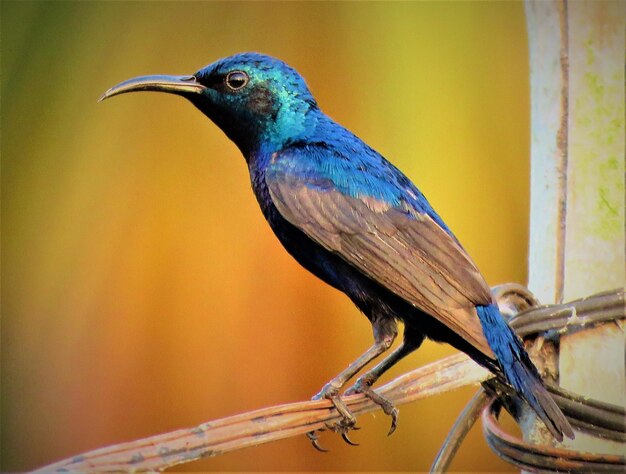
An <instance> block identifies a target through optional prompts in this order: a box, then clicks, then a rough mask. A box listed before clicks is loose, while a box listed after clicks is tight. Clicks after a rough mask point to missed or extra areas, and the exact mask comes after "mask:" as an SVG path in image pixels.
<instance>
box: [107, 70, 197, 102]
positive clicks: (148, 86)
mask: <svg viewBox="0 0 626 474" xmlns="http://www.w3.org/2000/svg"><path fill="white" fill-rule="evenodd" d="M204 89H206V87H205V86H203V85H202V84H200V83H199V82H198V81H197V80H196V78H195V76H140V77H134V78H132V79H128V80H127V81H124V82H120V83H119V84H118V85H116V86H113V87H111V88H110V89H109V90H108V91H106V92H105V93H104V94H103V95H102V97H100V99H98V102H101V101H103V100H104V99H108V98H109V97H113V96H114V95H119V94H125V93H127V92H136V91H157V92H169V93H170V94H180V95H187V94H200V93H202V91H203V90H204Z"/></svg>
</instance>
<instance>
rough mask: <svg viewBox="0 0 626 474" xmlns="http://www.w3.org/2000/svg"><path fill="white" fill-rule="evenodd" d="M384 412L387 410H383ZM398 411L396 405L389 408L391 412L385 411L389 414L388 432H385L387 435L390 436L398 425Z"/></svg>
mask: <svg viewBox="0 0 626 474" xmlns="http://www.w3.org/2000/svg"><path fill="white" fill-rule="evenodd" d="M392 406H393V405H392ZM383 409H384V408H383ZM385 413H387V412H386V411H385ZM398 413H399V411H398V409H397V408H396V407H393V409H392V410H391V413H387V414H388V415H389V416H391V427H390V428H389V433H387V436H391V435H392V434H393V432H394V431H396V428H397V427H398Z"/></svg>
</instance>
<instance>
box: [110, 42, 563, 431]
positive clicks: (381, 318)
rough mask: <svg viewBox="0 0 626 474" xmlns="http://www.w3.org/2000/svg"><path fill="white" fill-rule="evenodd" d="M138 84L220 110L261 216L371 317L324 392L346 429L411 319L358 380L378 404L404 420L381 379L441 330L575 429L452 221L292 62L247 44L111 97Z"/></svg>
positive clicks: (365, 381) (216, 114)
mask: <svg viewBox="0 0 626 474" xmlns="http://www.w3.org/2000/svg"><path fill="white" fill-rule="evenodd" d="M137 90H155V91H164V92H170V93H175V94H179V95H182V96H184V97H186V98H187V99H189V100H190V101H191V102H192V103H193V104H194V105H195V106H196V107H198V108H199V109H200V110H201V111H202V112H203V113H204V114H205V115H206V116H208V117H209V118H210V119H211V120H213V121H214V122H215V123H216V124H217V125H218V126H219V127H220V128H221V129H222V130H223V131H224V132H225V133H226V135H227V136H228V137H229V138H231V139H232V140H233V141H234V142H235V144H236V145H237V146H238V147H239V149H240V150H241V152H242V154H243V155H244V157H245V159H246V161H247V164H248V168H249V171H250V178H251V183H252V188H253V190H254V193H255V195H256V197H257V200H258V202H259V204H260V206H261V209H262V211H263V214H264V216H265V218H266V219H267V221H268V223H269V224H270V226H271V227H272V229H273V230H274V232H275V233H276V235H277V237H278V238H279V240H280V241H281V243H282V244H283V245H284V247H285V248H286V250H287V251H288V252H289V253H290V254H291V255H293V256H294V258H295V259H296V260H297V261H298V262H299V263H300V264H301V265H303V266H304V267H305V268H307V269H308V270H310V271H311V272H312V273H314V274H315V275H317V276H318V277H320V278H321V279H322V280H324V281H325V282H327V283H328V284H330V285H332V286H333V287H335V288H337V289H339V290H340V291H342V292H344V293H345V294H346V295H347V296H348V297H349V298H350V299H351V300H352V301H353V302H354V304H355V305H356V306H357V307H358V308H359V309H360V310H361V311H362V312H363V313H364V314H365V315H366V316H367V317H368V318H369V320H370V321H371V323H372V327H373V332H374V344H373V345H372V347H370V348H369V349H368V350H367V351H366V352H365V353H364V354H363V355H362V356H361V357H359V359H357V360H356V361H355V362H353V363H352V364H350V366H349V367H348V368H347V369H346V370H344V371H343V372H342V373H340V374H339V375H338V376H337V377H335V378H334V379H333V380H331V381H330V382H329V383H328V384H327V385H326V386H325V387H324V388H323V389H322V390H321V392H320V393H319V394H318V395H317V397H320V398H328V399H330V400H331V401H332V402H333V403H334V404H335V406H336V408H337V409H338V410H339V412H340V413H341V415H342V416H343V421H342V422H341V423H340V426H339V427H338V429H339V430H340V431H343V432H344V433H345V432H346V431H347V430H348V429H350V428H351V427H352V426H353V424H354V417H353V416H352V414H351V413H350V412H349V410H348V409H347V407H346V406H345V404H344V403H343V402H342V401H341V398H340V397H339V391H340V389H341V388H342V387H343V386H344V384H345V383H346V382H347V381H348V380H350V379H351V378H352V377H353V376H354V375H355V374H356V373H357V372H358V371H359V370H360V369H361V368H363V367H364V366H365V365H366V364H367V363H369V362H370V361H372V360H373V359H374V358H376V357H377V356H379V355H381V354H382V353H384V352H385V351H387V349H389V347H390V346H391V343H392V342H393V340H394V338H395V337H396V335H397V328H396V322H397V321H402V322H403V323H404V327H405V329H404V337H403V341H402V344H401V345H400V346H399V347H398V348H397V349H395V350H394V351H392V352H391V353H390V354H389V355H388V356H387V357H386V358H384V359H383V360H382V361H381V362H380V363H379V364H378V365H376V366H375V367H373V368H372V369H371V370H369V371H368V372H366V373H365V374H364V375H362V376H361V377H360V378H359V379H358V380H357V381H356V383H355V385H354V386H353V387H352V388H351V389H350V390H349V392H362V393H364V394H365V395H366V396H368V397H370V398H372V400H374V401H375V402H376V403H378V404H380V405H381V406H382V408H383V409H384V410H385V412H386V413H388V414H389V415H391V416H392V417H393V424H392V430H393V428H395V422H396V416H397V410H396V409H395V408H394V407H393V405H391V403H389V401H387V400H385V399H383V398H381V397H380V396H379V395H377V394H376V393H375V392H374V391H373V390H372V389H371V388H370V387H371V385H372V384H373V383H374V382H375V381H376V379H378V377H379V376H380V375H381V374H382V373H383V372H385V371H386V370H387V369H388V368H389V367H391V366H392V365H393V364H395V363H396V362H397V361H398V360H400V359H401V358H403V357H404V356H406V355H407V354H409V353H411V352H412V351H414V350H415V349H417V348H418V347H419V345H420V344H421V342H422V341H423V339H424V337H429V338H431V339H433V340H436V341H444V342H448V343H450V344H452V345H453V346H454V347H456V348H458V349H460V350H462V351H464V352H466V353H467V354H469V355H470V356H471V357H472V358H473V359H474V360H476V361H477V362H478V363H479V364H482V365H483V366H485V367H487V368H488V369H489V370H491V371H492V372H494V374H496V376H497V377H499V378H500V379H501V380H502V381H503V382H505V383H507V384H509V385H510V386H511V387H512V388H513V389H514V390H515V391H516V392H517V393H518V394H519V395H520V396H521V397H522V398H523V399H524V400H526V401H527V402H528V403H529V404H530V406H531V407H532V408H533V410H535V411H536V412H537V414H538V415H539V416H540V418H541V419H542V420H543V421H544V422H545V423H546V426H547V427H548V428H549V429H550V430H551V432H552V433H553V434H554V436H555V437H556V438H558V439H561V438H562V434H566V435H568V436H573V433H572V430H571V427H570V425H569V423H568V422H567V420H566V419H565V417H564V416H563V414H562V413H561V411H560V410H559V408H558V407H557V406H556V404H555V403H554V401H553V400H552V398H551V397H550V395H549V394H548V392H547V391H546V389H545V388H544V386H543V383H542V382H541V378H540V377H539V374H538V373H537V370H536V369H535V367H534V365H533V364H532V362H531V361H530V359H529V358H528V355H527V354H526V352H525V350H524V348H523V346H522V344H521V342H520V341H519V339H517V337H516V336H515V334H514V333H513V332H512V331H511V329H510V328H509V327H508V325H507V324H506V323H505V322H504V320H503V319H502V316H501V315H500V312H499V310H498V308H497V306H496V305H495V302H494V301H493V298H492V295H491V292H490V289H489V287H488V286H487V284H486V282H485V280H484V279H483V277H482V276H481V274H480V272H479V271H478V269H477V268H476V266H475V264H474V263H473V262H472V260H471V259H470V257H469V256H468V255H467V253H466V252H465V250H464V249H463V247H462V246H461V244H460V243H459V242H458V240H457V239H456V238H455V237H454V235H453V234H452V232H451V231H450V229H449V228H448V227H447V226H446V224H445V223H444V222H443V220H442V219H441V218H440V217H439V216H438V215H437V213H436V212H435V211H434V210H433V208H432V207H431V205H430V204H429V203H428V201H427V200H426V198H425V197H424V196H423V195H422V193H421V192H420V191H419V190H418V189H417V188H416V187H415V185H414V184H413V183H412V182H411V181H410V180H409V179H408V178H407V177H406V176H405V175H404V174H402V172H400V171H399V170H398V169H397V168H396V167H395V166H393V165H392V164H391V163H389V162H388V161H387V160H386V159H385V158H383V157H382V156H381V155H380V154H379V153H377V152H376V151H375V150H373V149H372V148H370V147H369V146H368V145H367V144H365V143H364V142H363V141H362V140H360V139H359V138H358V137H356V136H355V135H354V134H353V133H351V132H350V131H348V130H347V129H345V128H344V127H342V126H341V125H339V124H337V123H336V122H334V121H333V120H332V119H331V118H329V117H328V116H326V115H325V114H324V113H323V112H322V111H321V110H320V109H319V107H318V105H317V102H316V101H315V99H314V97H313V95H312V94H311V92H310V91H309V89H308V87H307V86H306V83H305V82H304V80H303V79H302V77H301V76H300V75H299V74H298V73H297V72H296V71H295V70H294V69H292V68H291V67H289V66H287V65H286V64H285V63H283V62H282V61H279V60H277V59H275V58H271V57H268V56H264V55H261V54H256V53H244V54H239V55H235V56H231V57H229V58H225V59H222V60H219V61H217V62H215V63H213V64H211V65H209V66H207V67H205V68H203V69H201V70H200V71H198V72H197V73H196V74H195V75H194V76H186V77H169V78H168V77H166V76H146V77H141V78H136V79H132V80H130V81H125V82H124V83H121V84H120V85H118V86H116V87H114V88H112V89H110V90H109V91H108V92H107V93H106V94H105V96H104V98H106V97H110V96H112V95H116V94H120V93H124V92H132V91H137Z"/></svg>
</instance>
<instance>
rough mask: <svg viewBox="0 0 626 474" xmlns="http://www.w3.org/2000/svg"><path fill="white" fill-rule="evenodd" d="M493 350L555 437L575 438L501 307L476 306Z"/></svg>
mask: <svg viewBox="0 0 626 474" xmlns="http://www.w3.org/2000/svg"><path fill="white" fill-rule="evenodd" d="M476 310H477V313H478V317H479V319H480V323H481V325H482V328H483V332H484V333H485V336H486V338H487V342H488V343H489V347H491V350H492V351H493V353H494V354H495V356H496V359H497V361H498V364H499V365H500V368H501V369H502V372H503V373H504V376H505V377H506V380H507V381H508V382H509V384H510V385H511V386H512V387H513V388H514V389H515V391H516V392H517V393H518V394H519V395H520V396H521V397H522V398H523V399H524V400H526V402H528V404H529V405H530V406H531V408H532V409H533V410H534V411H535V413H537V415H538V416H539V418H541V420H542V421H543V422H544V424H545V425H546V427H547V428H548V429H549V430H550V432H551V433H552V434H553V436H554V437H555V438H556V439H557V440H559V441H562V440H563V435H565V436H567V437H569V438H574V432H573V431H572V427H571V426H570V424H569V422H568V421H567V419H566V418H565V415H563V412H561V410H560V409H559V407H558V406H557V405H556V403H555V402H554V400H553V399H552V396H551V395H550V394H549V393H548V391H547V390H546V388H545V386H544V385H543V382H542V380H541V376H540V375H539V373H538V372H537V369H536V368H535V365H534V364H533V363H532V361H531V360H530V358H529V357H528V354H527V353H526V350H525V349H524V346H522V343H521V341H520V340H519V338H518V337H517V336H516V335H515V333H514V332H513V330H512V329H511V328H510V327H509V325H508V324H507V323H506V322H505V321H504V319H503V318H502V315H501V314H500V310H498V308H497V306H495V305H489V306H476Z"/></svg>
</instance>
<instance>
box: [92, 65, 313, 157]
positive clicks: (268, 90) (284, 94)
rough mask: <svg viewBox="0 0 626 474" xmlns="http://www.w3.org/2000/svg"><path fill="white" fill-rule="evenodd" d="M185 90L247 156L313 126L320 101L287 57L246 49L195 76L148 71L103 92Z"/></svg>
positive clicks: (280, 144) (292, 138)
mask: <svg viewBox="0 0 626 474" xmlns="http://www.w3.org/2000/svg"><path fill="white" fill-rule="evenodd" d="M142 90H144V91H159V92H168V93H173V94H178V95H182V96H183V97H186V98H187V99H189V100H190V101H191V102H192V103H193V104H194V105H195V106H196V107H198V109H200V110H201V111H202V112H203V113H204V114H205V115H207V116H208V117H209V118H210V119H211V120H212V121H213V122H215V124H216V125H217V126H219V127H220V128H221V129H222V130H223V131H224V133H226V135H227V136H228V137H229V138H230V139H231V140H233V141H234V142H235V143H236V144H237V146H238V147H239V148H240V149H241V151H242V152H243V154H244V156H246V157H248V156H249V155H250V154H251V153H254V152H255V151H258V150H259V149H260V148H267V149H272V148H274V149H280V148H281V147H283V146H284V145H286V144H288V143H290V142H292V141H296V140H298V139H299V138H300V137H302V136H303V135H304V134H306V133H307V130H308V129H309V128H310V127H311V126H313V125H312V124H313V121H312V118H311V117H310V116H309V115H310V112H311V111H317V110H318V108H317V103H316V102H315V99H314V98H313V96H312V95H311V92H310V91H309V89H308V87H307V85H306V83H305V82H304V79H303V78H302V76H300V74H298V72H297V71H296V70H295V69H293V68H291V67H289V66H288V65H287V64H285V63H284V62H282V61H280V60H278V59H275V58H272V57H270V56H266V55H263V54H258V53H242V54H236V55H234V56H230V57H227V58H224V59H220V60H219V61H216V62H214V63H213V64H209V65H208V66H206V67H204V68H202V69H200V70H199V71H198V72H196V73H195V74H194V75H193V76H142V77H136V78H133V79H130V80H128V81H124V82H122V83H120V84H118V85H117V86H115V87H112V88H111V89H109V90H108V91H107V92H106V93H105V94H104V95H103V96H102V98H101V100H102V99H106V98H108V97H111V96H114V95H118V94H123V93H126V92H134V91H142Z"/></svg>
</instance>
